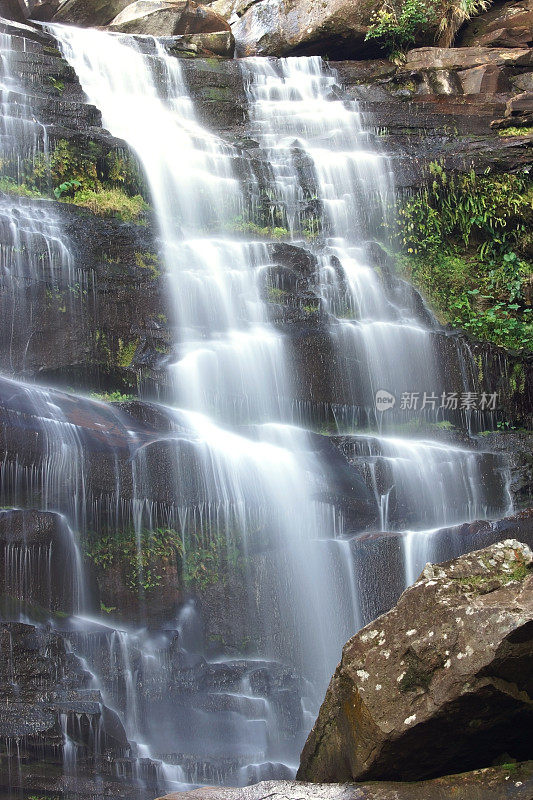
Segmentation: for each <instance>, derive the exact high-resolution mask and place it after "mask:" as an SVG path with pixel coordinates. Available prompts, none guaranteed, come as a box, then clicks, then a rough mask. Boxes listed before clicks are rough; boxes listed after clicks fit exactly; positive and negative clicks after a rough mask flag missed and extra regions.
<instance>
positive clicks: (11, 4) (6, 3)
mask: <svg viewBox="0 0 533 800" xmlns="http://www.w3.org/2000/svg"><path fill="white" fill-rule="evenodd" d="M0 17H4V19H11V20H14V21H15V22H25V21H26V14H25V13H24V7H23V4H22V3H21V2H19V0H1V2H0Z"/></svg>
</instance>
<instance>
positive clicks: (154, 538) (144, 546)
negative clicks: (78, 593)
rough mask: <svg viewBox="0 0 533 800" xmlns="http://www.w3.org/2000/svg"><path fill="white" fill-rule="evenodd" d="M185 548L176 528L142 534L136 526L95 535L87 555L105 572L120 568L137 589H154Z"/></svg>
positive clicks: (131, 587) (129, 585) (87, 546)
mask: <svg viewBox="0 0 533 800" xmlns="http://www.w3.org/2000/svg"><path fill="white" fill-rule="evenodd" d="M181 551H182V541H181V537H180V535H179V533H177V531H175V530H173V529H172V528H156V529H155V530H151V531H148V530H143V531H141V533H140V535H139V537H137V536H136V533H135V531H134V530H132V529H127V530H125V531H118V532H116V533H113V534H111V533H109V534H104V535H100V536H97V535H96V534H93V535H92V536H90V537H89V539H88V541H87V542H86V546H85V555H86V556H87V558H88V559H89V560H90V561H92V563H93V564H94V565H95V567H98V568H100V569H102V570H103V571H104V572H105V571H107V570H110V569H112V568H115V569H118V570H119V571H120V572H121V574H122V578H123V580H124V584H125V585H126V586H127V587H128V589H130V590H131V591H133V592H137V591H138V590H139V589H140V588H142V589H143V590H144V591H145V592H150V591H153V590H154V589H157V587H159V586H161V584H162V582H163V572H164V570H165V568H166V567H167V566H169V565H170V564H172V563H173V562H174V563H175V562H176V558H177V555H178V554H179V553H180V552H181ZM106 613H108V612H106Z"/></svg>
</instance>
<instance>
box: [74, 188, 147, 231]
mask: <svg viewBox="0 0 533 800" xmlns="http://www.w3.org/2000/svg"><path fill="white" fill-rule="evenodd" d="M61 200H62V201H63V202H68V203H74V204H75V205H77V206H82V207H83V208H88V209H89V211H92V212H93V214H98V215H100V216H102V217H118V218H119V219H122V220H124V222H137V223H139V222H145V218H146V213H147V211H148V210H149V206H148V204H147V203H146V202H145V201H144V199H143V198H142V197H141V195H140V194H137V195H135V197H129V196H128V195H127V194H126V193H125V192H124V191H123V190H122V189H100V190H98V191H93V190H92V189H82V190H80V191H77V192H76V193H75V194H74V196H73V197H72V198H67V199H65V198H61Z"/></svg>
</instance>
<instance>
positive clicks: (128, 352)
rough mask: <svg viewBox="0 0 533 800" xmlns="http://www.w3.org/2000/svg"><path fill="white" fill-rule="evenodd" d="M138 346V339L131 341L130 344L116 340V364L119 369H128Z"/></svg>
mask: <svg viewBox="0 0 533 800" xmlns="http://www.w3.org/2000/svg"><path fill="white" fill-rule="evenodd" d="M138 346H139V339H132V341H131V342H127V343H126V342H124V341H123V340H122V339H119V340H118V353H117V364H118V365H119V367H125V368H126V367H130V366H131V362H132V361H133V357H134V355H135V351H136V350H137V348H138Z"/></svg>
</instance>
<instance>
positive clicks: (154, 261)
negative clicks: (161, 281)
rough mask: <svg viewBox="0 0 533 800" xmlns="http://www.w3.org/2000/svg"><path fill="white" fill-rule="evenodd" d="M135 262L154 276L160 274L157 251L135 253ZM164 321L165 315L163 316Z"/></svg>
mask: <svg viewBox="0 0 533 800" xmlns="http://www.w3.org/2000/svg"><path fill="white" fill-rule="evenodd" d="M135 263H136V264H137V266H138V267H140V268H141V269H147V270H148V271H149V272H151V273H152V276H153V277H154V278H159V277H160V275H161V270H160V269H159V258H158V256H157V253H149V252H146V253H139V252H136V253H135ZM165 321H166V317H165Z"/></svg>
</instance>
